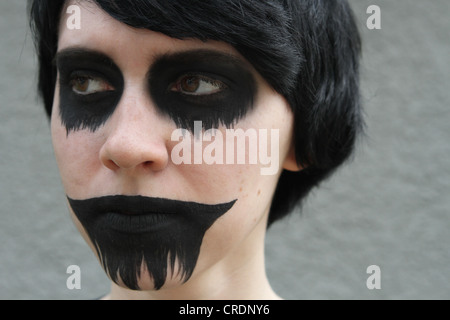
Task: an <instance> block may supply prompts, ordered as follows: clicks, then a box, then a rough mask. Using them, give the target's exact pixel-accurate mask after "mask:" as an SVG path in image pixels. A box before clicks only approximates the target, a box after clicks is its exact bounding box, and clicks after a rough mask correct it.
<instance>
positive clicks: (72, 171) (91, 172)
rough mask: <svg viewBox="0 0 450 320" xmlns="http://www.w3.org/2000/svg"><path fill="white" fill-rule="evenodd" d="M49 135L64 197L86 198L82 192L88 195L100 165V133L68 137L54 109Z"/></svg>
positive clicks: (74, 133)
mask: <svg viewBox="0 0 450 320" xmlns="http://www.w3.org/2000/svg"><path fill="white" fill-rule="evenodd" d="M51 131H52V142H53V149H54V153H55V158H56V162H57V164H58V168H59V171H60V175H61V179H62V182H63V186H64V189H65V191H66V193H67V194H70V195H72V196H73V197H83V196H85V195H86V196H87V195H89V194H84V192H87V191H88V190H87V189H86V187H87V186H89V185H90V184H92V180H93V178H94V177H95V172H97V171H98V168H99V167H100V165H101V163H100V161H99V150H100V146H101V143H100V142H99V138H98V136H99V133H95V134H92V133H90V132H88V131H78V132H71V133H70V134H69V135H67V130H66V128H65V127H64V126H63V125H62V124H61V120H60V118H59V114H58V108H54V112H53V114H52V120H51ZM89 181H91V183H89Z"/></svg>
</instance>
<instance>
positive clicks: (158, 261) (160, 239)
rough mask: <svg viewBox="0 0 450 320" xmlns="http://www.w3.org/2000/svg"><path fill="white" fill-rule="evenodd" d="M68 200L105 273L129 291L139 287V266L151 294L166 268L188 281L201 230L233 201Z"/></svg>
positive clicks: (229, 207) (212, 221)
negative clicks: (145, 273) (148, 280)
mask: <svg viewBox="0 0 450 320" xmlns="http://www.w3.org/2000/svg"><path fill="white" fill-rule="evenodd" d="M68 200H69V203H70V206H71V207H72V209H73V211H74V213H75V215H76V216H77V218H78V220H79V221H80V222H81V224H82V225H83V227H84V229H85V230H86V232H87V234H88V236H89V238H90V239H91V241H92V243H93V244H94V246H95V248H96V251H97V254H98V256H99V259H100V261H101V264H102V266H103V269H104V270H105V272H106V273H107V274H108V275H109V277H110V278H111V280H112V281H114V282H115V283H117V284H120V281H121V282H122V283H123V285H125V286H126V287H127V288H129V289H132V290H139V289H140V288H139V285H138V282H139V278H140V276H141V269H142V266H144V267H145V268H146V269H147V270H148V273H149V275H150V277H151V278H152V280H153V283H154V287H155V289H156V290H158V289H160V288H161V287H162V286H163V285H164V283H165V281H166V278H167V273H168V272H167V270H168V269H169V268H170V270H172V271H173V270H175V269H176V268H175V267H178V268H177V269H178V270H179V273H178V275H179V276H180V277H181V280H182V281H183V282H186V281H187V280H189V278H190V277H191V275H192V273H193V271H194V268H195V266H196V264H197V259H198V256H199V253H200V246H201V244H202V241H203V237H204V235H205V233H206V231H207V230H208V229H209V228H210V227H211V226H212V224H213V223H214V222H215V221H216V220H217V219H218V218H219V217H221V216H222V215H223V214H225V213H226V212H227V211H228V210H230V209H231V208H232V207H233V205H234V204H235V203H236V201H237V200H234V201H232V202H229V203H223V204H217V205H206V204H200V203H195V202H183V201H177V200H168V199H161V198H148V197H142V196H108V197H101V198H93V199H87V200H72V199H70V198H69V197H68ZM176 263H177V265H176Z"/></svg>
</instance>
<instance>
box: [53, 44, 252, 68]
mask: <svg viewBox="0 0 450 320" xmlns="http://www.w3.org/2000/svg"><path fill="white" fill-rule="evenodd" d="M193 58H195V59H196V60H214V61H220V62H222V63H229V64H232V65H235V66H240V67H241V68H244V69H247V70H249V71H250V69H251V67H250V66H251V65H250V63H248V62H247V61H244V60H243V59H241V58H239V57H238V56H236V55H233V54H230V53H225V52H222V51H219V50H212V49H191V50H183V51H177V52H167V53H161V54H156V55H154V56H153V62H152V63H151V65H149V69H151V67H152V66H153V65H154V64H155V63H156V62H158V61H159V60H161V59H168V60H174V61H183V60H186V61H190V60H191V59H193ZM71 59H77V60H90V61H91V62H95V63H98V64H102V65H106V66H111V65H114V66H115V65H116V63H115V62H114V60H113V59H112V58H111V57H109V56H108V55H107V54H105V53H103V52H101V51H97V50H94V49H88V48H83V47H69V48H66V49H63V50H61V51H58V52H57V53H56V55H55V57H54V59H53V60H52V65H53V66H55V67H58V66H59V64H60V63H59V62H61V61H63V60H71Z"/></svg>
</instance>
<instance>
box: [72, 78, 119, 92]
mask: <svg viewBox="0 0 450 320" xmlns="http://www.w3.org/2000/svg"><path fill="white" fill-rule="evenodd" d="M70 86H71V87H72V90H73V92H75V93H76V94H80V95H84V96H87V95H90V94H94V93H98V92H104V91H114V90H115V89H114V87H113V86H111V85H110V84H109V83H108V82H107V81H105V80H103V79H102V78H98V77H91V76H84V75H78V76H74V77H73V78H72V79H71V80H70Z"/></svg>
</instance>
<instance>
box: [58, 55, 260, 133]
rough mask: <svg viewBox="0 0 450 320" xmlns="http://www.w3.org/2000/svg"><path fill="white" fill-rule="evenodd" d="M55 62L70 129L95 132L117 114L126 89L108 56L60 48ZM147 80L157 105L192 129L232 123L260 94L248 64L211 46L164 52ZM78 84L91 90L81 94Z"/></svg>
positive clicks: (63, 115)
mask: <svg viewBox="0 0 450 320" xmlns="http://www.w3.org/2000/svg"><path fill="white" fill-rule="evenodd" d="M56 64H57V67H58V71H59V77H60V79H59V82H60V116H61V121H62V124H63V125H64V126H65V127H66V129H67V133H68V134H69V133H70V132H71V131H77V130H84V129H89V130H91V131H92V132H95V131H96V130H97V129H98V128H100V127H101V126H102V125H104V124H105V123H106V121H107V120H108V119H109V117H110V116H111V115H112V114H113V112H114V110H115V109H116V107H117V105H118V103H119V101H120V98H121V96H122V94H123V90H124V79H123V76H122V73H121V71H120V69H119V68H118V67H117V66H116V64H115V63H114V62H113V61H112V60H111V59H110V58H109V57H108V56H106V55H104V54H102V53H99V52H96V51H91V50H86V49H82V48H72V49H71V48H69V49H66V50H62V51H60V52H58V54H57V57H56ZM148 82H149V91H150V95H151V97H152V99H153V101H154V102H155V104H156V106H157V108H158V110H159V111H160V112H161V113H162V114H164V115H168V116H169V117H170V118H171V119H172V120H173V121H174V122H175V123H176V125H177V127H179V128H184V129H188V130H190V131H191V132H193V131H194V122H195V121H202V123H203V128H204V129H210V128H218V127H219V126H220V125H225V126H227V127H231V126H232V125H233V124H235V123H236V122H237V121H238V120H240V119H241V118H243V117H244V116H245V115H246V114H247V113H248V111H249V110H250V109H251V108H252V106H253V100H254V97H255V94H256V84H255V79H254V77H253V75H252V73H251V71H250V70H249V67H248V66H247V65H246V64H245V63H244V62H243V61H241V60H239V59H238V58H236V57H233V56H231V55H227V54H225V53H221V52H218V51H212V50H193V51H186V52H179V53H175V54H168V55H163V56H161V57H159V58H158V59H157V61H156V62H155V63H154V64H153V65H152V66H151V68H150V71H149V72H148ZM104 85H107V87H108V90H104V88H102V86H104ZM77 86H81V87H82V88H83V89H86V88H87V89H88V90H87V91H86V92H84V93H85V94H82V93H81V92H79V91H78V92H77V90H76V88H77ZM91 87H92V88H93V89H94V90H92V88H91ZM98 87H100V89H101V90H96V89H98ZM184 88H187V89H188V90H192V91H186V90H183V89H184ZM89 89H91V90H90V91H89Z"/></svg>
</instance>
